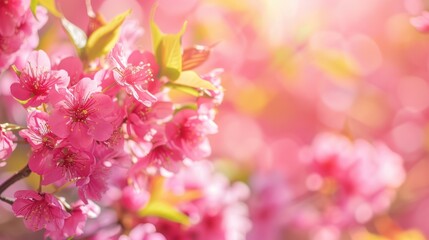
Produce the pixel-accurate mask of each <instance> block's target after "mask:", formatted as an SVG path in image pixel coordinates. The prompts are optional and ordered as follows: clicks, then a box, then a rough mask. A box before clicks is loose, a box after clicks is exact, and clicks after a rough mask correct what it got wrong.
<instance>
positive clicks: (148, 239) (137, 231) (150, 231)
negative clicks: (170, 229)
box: [119, 223, 167, 240]
mask: <svg viewBox="0 0 429 240" xmlns="http://www.w3.org/2000/svg"><path fill="white" fill-rule="evenodd" d="M119 240H167V238H165V237H164V236H163V235H162V234H161V233H158V232H157V231H156V229H155V226H153V225H152V224H150V223H145V224H140V225H137V226H136V227H134V228H133V229H132V230H131V231H130V233H129V234H128V235H121V236H120V237H119Z"/></svg>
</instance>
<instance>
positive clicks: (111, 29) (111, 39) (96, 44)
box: [85, 10, 131, 60]
mask: <svg viewBox="0 0 429 240" xmlns="http://www.w3.org/2000/svg"><path fill="white" fill-rule="evenodd" d="M130 13H131V10H128V11H126V12H123V13H121V14H119V15H118V16H116V17H115V18H114V19H113V20H112V21H110V22H109V23H107V24H106V25H104V26H102V27H100V28H98V29H97V30H95V31H94V32H93V33H92V34H91V36H89V38H88V42H87V44H86V47H85V53H86V57H87V58H88V60H94V59H96V58H98V57H101V56H103V55H106V54H107V53H108V52H110V50H112V48H113V47H114V46H115V44H116V42H117V41H118V39H119V34H120V30H121V26H122V23H123V22H124V21H125V18H126V17H127V16H128V15H129V14H130Z"/></svg>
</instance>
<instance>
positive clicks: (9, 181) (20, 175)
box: [0, 164, 31, 195]
mask: <svg viewBox="0 0 429 240" xmlns="http://www.w3.org/2000/svg"><path fill="white" fill-rule="evenodd" d="M30 173H31V170H30V168H29V167H28V164H27V165H25V167H24V168H23V169H21V170H20V171H19V172H17V173H16V174H14V175H12V176H11V177H10V178H9V179H7V180H6V181H5V182H3V183H2V184H1V185H0V195H1V194H2V193H3V192H4V191H5V190H6V189H7V188H8V187H10V186H11V185H12V184H14V183H15V182H17V181H19V180H21V179H23V178H26V177H28V176H30Z"/></svg>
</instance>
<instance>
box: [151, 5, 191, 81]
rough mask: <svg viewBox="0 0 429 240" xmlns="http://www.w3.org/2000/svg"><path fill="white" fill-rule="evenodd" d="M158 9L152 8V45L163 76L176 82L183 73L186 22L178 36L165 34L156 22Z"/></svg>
mask: <svg viewBox="0 0 429 240" xmlns="http://www.w3.org/2000/svg"><path fill="white" fill-rule="evenodd" d="M155 9H156V7H154V8H152V12H151V19H150V28H151V34H152V44H153V49H154V52H155V56H156V61H157V63H158V65H159V66H160V69H161V72H160V74H161V76H167V77H168V78H169V79H170V80H176V79H177V78H178V77H179V76H180V72H181V71H182V45H181V39H182V35H183V34H184V33H185V30H186V25H187V23H186V22H185V23H184V24H183V26H182V29H181V30H180V31H179V32H178V33H176V34H164V33H163V32H162V31H161V30H160V29H159V27H158V26H157V25H156V23H155V21H154V17H155V16H154V15H155Z"/></svg>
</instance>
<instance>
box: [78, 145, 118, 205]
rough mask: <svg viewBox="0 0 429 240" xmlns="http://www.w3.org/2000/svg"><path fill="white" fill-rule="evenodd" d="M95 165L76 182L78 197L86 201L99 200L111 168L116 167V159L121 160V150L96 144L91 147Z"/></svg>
mask: <svg viewBox="0 0 429 240" xmlns="http://www.w3.org/2000/svg"><path fill="white" fill-rule="evenodd" d="M92 152H93V154H94V158H95V160H96V163H95V165H93V166H92V167H91V170H90V173H89V175H88V176H87V177H85V178H82V179H79V180H78V181H77V182H76V186H78V193H79V197H80V199H81V200H82V201H83V202H84V203H87V202H88V199H93V200H100V198H101V196H102V194H103V193H105V192H106V191H107V189H108V186H109V182H110V181H109V177H110V174H111V173H112V171H113V170H112V169H113V168H115V167H116V161H117V160H118V158H119V161H121V160H122V161H123V159H121V158H123V157H124V156H123V155H124V154H123V151H117V150H114V149H111V148H107V147H105V146H103V145H99V144H96V145H95V146H94V147H93V148H92Z"/></svg>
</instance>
